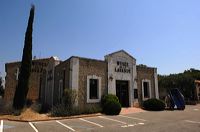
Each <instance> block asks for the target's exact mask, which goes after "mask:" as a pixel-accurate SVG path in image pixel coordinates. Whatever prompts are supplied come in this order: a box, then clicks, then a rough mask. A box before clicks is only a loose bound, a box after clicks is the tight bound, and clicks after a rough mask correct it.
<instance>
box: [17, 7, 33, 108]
mask: <svg viewBox="0 0 200 132" xmlns="http://www.w3.org/2000/svg"><path fill="white" fill-rule="evenodd" d="M34 10H35V7H34V5H32V7H31V9H30V15H29V20H28V26H27V30H26V34H25V41H24V49H23V55H22V62H21V68H20V73H19V80H18V85H17V87H16V91H15V96H14V100H13V108H14V109H17V110H21V109H22V108H23V107H24V105H25V102H26V96H27V93H28V88H29V77H30V74H31V63H32V32H33V20H34Z"/></svg>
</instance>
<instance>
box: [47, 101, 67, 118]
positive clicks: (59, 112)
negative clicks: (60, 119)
mask: <svg viewBox="0 0 200 132" xmlns="http://www.w3.org/2000/svg"><path fill="white" fill-rule="evenodd" d="M69 113H70V112H69V111H68V109H67V108H66V107H65V106H64V105H63V104H58V105H55V106H53V107H52V109H51V116H67V115H70V114H69Z"/></svg>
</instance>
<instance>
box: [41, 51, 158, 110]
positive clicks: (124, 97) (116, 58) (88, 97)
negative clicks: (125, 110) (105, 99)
mask: <svg viewBox="0 0 200 132" xmlns="http://www.w3.org/2000/svg"><path fill="white" fill-rule="evenodd" d="M54 66H55V67H54V73H53V74H54V77H53V79H52V81H54V82H52V84H54V85H49V87H51V88H52V87H54V88H53V89H52V90H51V94H46V96H47V95H51V99H50V98H49V99H47V100H46V102H45V101H43V102H45V104H46V105H48V106H50V107H51V106H53V105H55V104H59V103H61V100H62V98H63V91H64V90H65V89H67V88H68V89H73V90H75V91H76V92H77V94H78V97H77V100H76V103H75V105H76V106H78V107H79V108H80V109H84V108H86V107H90V106H96V105H99V104H100V101H101V97H102V96H103V95H106V94H114V95H117V96H118V98H119V100H120V103H121V105H122V106H123V107H132V106H140V105H141V103H142V101H144V100H146V99H149V98H159V93H158V80H157V69H156V68H150V67H147V66H145V65H136V59H135V58H133V57H132V56H131V55H129V54H128V53H127V52H125V51H124V50H120V51H117V52H114V53H111V54H108V55H106V56H105V60H96V59H89V58H83V57H77V56H72V57H70V58H69V59H67V60H65V61H63V62H61V63H60V64H57V65H54ZM47 71H48V68H47ZM46 76H48V75H47V74H46ZM46 84H47V83H46ZM43 87H45V88H47V86H46V85H45V86H43ZM42 89H43V88H42ZM52 91H53V92H52ZM43 95H44V94H43ZM43 95H42V96H43Z"/></svg>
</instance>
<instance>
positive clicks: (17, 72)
mask: <svg viewBox="0 0 200 132" xmlns="http://www.w3.org/2000/svg"><path fill="white" fill-rule="evenodd" d="M15 76H16V80H18V79H19V68H17V69H16V71H15Z"/></svg>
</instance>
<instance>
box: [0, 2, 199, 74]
mask: <svg viewBox="0 0 200 132" xmlns="http://www.w3.org/2000/svg"><path fill="white" fill-rule="evenodd" d="M31 3H33V4H35V6H36V12H35V21H34V30H33V55H36V56H37V57H38V58H43V57H49V56H58V57H59V58H60V59H62V60H65V59H67V58H68V57H70V56H72V55H76V56H82V57H89V58H96V59H104V58H103V57H104V55H106V54H109V53H111V52H114V51H117V50H120V49H124V50H126V51H127V52H128V53H130V54H131V55H132V56H133V57H135V58H136V59H137V64H146V65H148V66H152V67H157V68H158V73H159V74H170V73H179V72H183V71H184V70H185V69H189V68H196V69H200V65H199V62H200V61H199V60H200V8H199V5H200V1H199V0H20V1H14V0H1V2H0V46H1V51H0V72H1V74H3V75H5V72H4V64H5V63H6V62H10V61H16V60H21V56H22V49H23V45H24V35H25V31H26V27H27V21H28V17H29V10H30V7H31V6H30V5H31Z"/></svg>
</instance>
